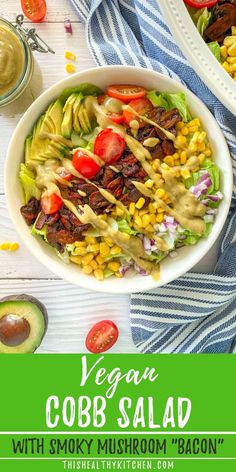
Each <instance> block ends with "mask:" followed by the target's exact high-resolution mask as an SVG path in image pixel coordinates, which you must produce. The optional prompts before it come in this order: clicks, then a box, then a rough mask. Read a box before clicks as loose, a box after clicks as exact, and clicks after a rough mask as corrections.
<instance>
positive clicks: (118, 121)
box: [108, 113, 124, 125]
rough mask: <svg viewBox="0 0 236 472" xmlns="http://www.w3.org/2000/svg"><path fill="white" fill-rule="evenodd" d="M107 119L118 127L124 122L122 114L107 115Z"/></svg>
mask: <svg viewBox="0 0 236 472" xmlns="http://www.w3.org/2000/svg"><path fill="white" fill-rule="evenodd" d="M108 117H109V118H110V120H112V121H114V123H116V124H117V125H120V124H121V123H123V120H124V117H123V113H122V114H119V113H108Z"/></svg>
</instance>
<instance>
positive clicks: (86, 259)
mask: <svg viewBox="0 0 236 472" xmlns="http://www.w3.org/2000/svg"><path fill="white" fill-rule="evenodd" d="M92 260H93V254H91V253H90V254H86V256H83V257H82V259H81V263H82V264H83V265H84V266H87V265H88V264H89V263H90V262H91V261H92Z"/></svg>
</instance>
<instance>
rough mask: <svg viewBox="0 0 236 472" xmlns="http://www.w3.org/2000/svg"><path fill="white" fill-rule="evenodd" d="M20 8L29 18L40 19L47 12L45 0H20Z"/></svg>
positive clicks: (35, 20) (32, 19)
mask: <svg viewBox="0 0 236 472" xmlns="http://www.w3.org/2000/svg"><path fill="white" fill-rule="evenodd" d="M21 7H22V10H23V12H24V14H25V16H27V18H29V20H31V21H34V22H37V21H42V20H43V19H44V17H45V15H46V12H47V5H46V2H45V0H21Z"/></svg>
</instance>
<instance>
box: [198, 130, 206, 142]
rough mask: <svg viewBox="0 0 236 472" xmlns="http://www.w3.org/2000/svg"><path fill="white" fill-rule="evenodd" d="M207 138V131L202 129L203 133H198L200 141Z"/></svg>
mask: <svg viewBox="0 0 236 472" xmlns="http://www.w3.org/2000/svg"><path fill="white" fill-rule="evenodd" d="M205 139H206V131H201V133H200V134H199V135H198V139H197V140H198V142H199V143H203V141H204V140H205Z"/></svg>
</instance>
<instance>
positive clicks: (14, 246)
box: [9, 243, 20, 251]
mask: <svg viewBox="0 0 236 472" xmlns="http://www.w3.org/2000/svg"><path fill="white" fill-rule="evenodd" d="M19 247H20V245H19V244H18V243H11V244H10V247H9V251H16V250H17V249H19Z"/></svg>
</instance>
